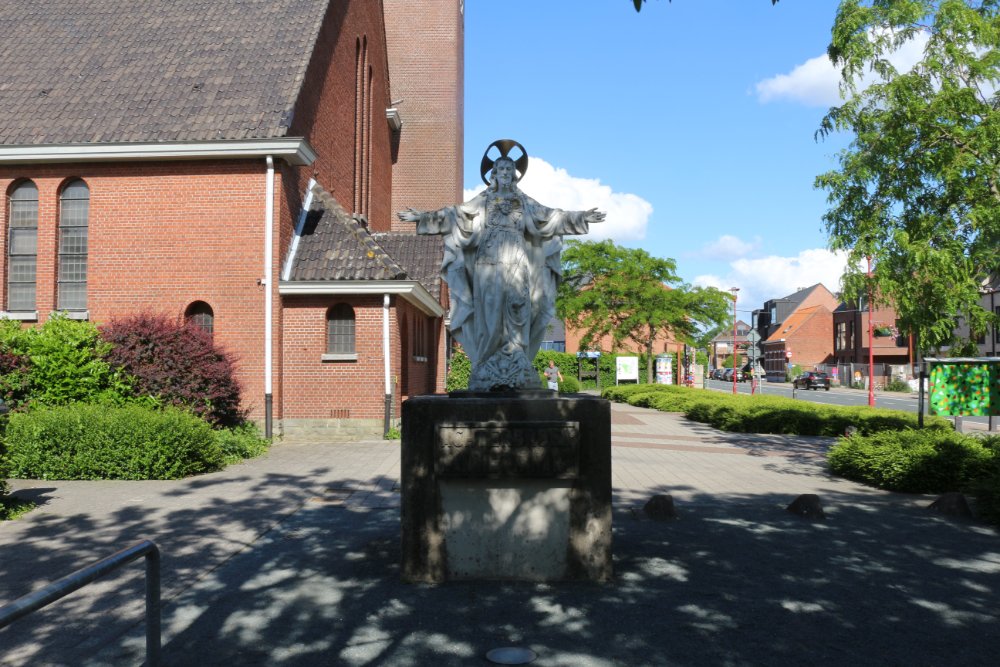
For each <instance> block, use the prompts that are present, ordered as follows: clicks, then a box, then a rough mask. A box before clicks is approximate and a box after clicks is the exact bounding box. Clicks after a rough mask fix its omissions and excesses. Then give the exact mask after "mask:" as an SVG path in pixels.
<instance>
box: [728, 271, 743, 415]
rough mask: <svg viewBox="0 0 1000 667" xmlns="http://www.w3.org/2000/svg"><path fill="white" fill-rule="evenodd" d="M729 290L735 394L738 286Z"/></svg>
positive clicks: (734, 391)
mask: <svg viewBox="0 0 1000 667" xmlns="http://www.w3.org/2000/svg"><path fill="white" fill-rule="evenodd" d="M729 291H730V292H732V293H733V394H734V395H735V394H736V374H737V373H738V372H739V371H738V370H737V366H736V358H737V356H738V354H739V353H738V352H737V351H736V293H737V292H739V291H740V288H739V287H730V288H729Z"/></svg>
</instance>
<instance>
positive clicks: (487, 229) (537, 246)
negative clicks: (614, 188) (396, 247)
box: [399, 139, 604, 391]
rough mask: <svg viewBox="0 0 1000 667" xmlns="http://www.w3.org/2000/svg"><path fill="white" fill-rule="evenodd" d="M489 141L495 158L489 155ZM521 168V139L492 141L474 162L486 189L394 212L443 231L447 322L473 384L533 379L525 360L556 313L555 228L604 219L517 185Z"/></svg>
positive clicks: (497, 387) (558, 233) (531, 384)
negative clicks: (448, 202)
mask: <svg viewBox="0 0 1000 667" xmlns="http://www.w3.org/2000/svg"><path fill="white" fill-rule="evenodd" d="M494 146H495V147H497V148H498V149H499V151H500V157H498V158H497V159H496V161H493V160H492V159H490V158H489V151H490V150H491V149H492V148H493V147H494ZM515 146H516V147H517V148H518V149H520V151H521V157H520V158H518V160H517V161H516V162H515V161H514V160H513V159H512V158H510V157H508V153H509V152H510V150H511V149H512V148H514V147H515ZM527 168H528V155H527V153H526V152H525V151H524V147H523V146H521V145H520V144H519V143H517V142H516V141H511V140H509V139H503V140H500V141H495V142H493V143H492V144H490V146H489V148H487V152H486V154H485V155H483V162H482V167H481V170H480V173H481V175H482V177H483V181H484V182H486V183H487V185H488V187H487V189H486V190H484V191H483V192H480V193H479V194H478V195H476V196H475V197H473V198H472V199H471V200H470V201H467V202H465V203H463V204H459V205H457V206H448V207H446V208H443V209H440V210H438V211H416V210H414V209H408V210H406V211H402V212H400V213H399V218H400V220H405V221H408V222H415V223H417V233H418V234H440V235H443V236H444V245H445V252H444V261H443V262H442V264H441V275H442V276H443V277H444V279H445V281H446V282H447V283H448V288H449V291H450V296H451V312H450V318H451V325H450V329H451V333H452V335H453V336H454V337H455V339H456V340H457V341H458V342H459V343H460V344H461V345H462V347H463V348H464V349H465V352H466V354H468V355H469V360H470V361H471V362H472V377H471V378H470V380H469V389H471V390H473V391H491V390H492V391H502V390H510V389H520V388H537V387H539V386H540V382H539V379H538V373H537V371H535V369H534V367H533V366H532V365H531V362H532V360H533V359H534V358H535V354H536V353H537V352H538V348H539V347H540V346H541V343H542V337H543V335H544V333H545V327H546V326H547V325H548V323H549V320H551V319H552V316H553V315H554V314H555V298H556V285H557V284H558V281H559V279H560V277H561V266H560V260H559V253H560V251H561V250H562V236H563V235H566V234H586V233H587V231H588V229H589V225H590V224H591V223H594V222H601V221H603V220H604V213H603V212H600V211H597V210H596V209H590V210H589V211H561V210H559V209H553V208H548V207H545V206H542V205H541V204H539V203H538V202H536V201H535V200H534V199H532V198H531V197H529V196H527V195H526V194H524V193H523V192H521V191H520V190H519V189H518V187H517V181H519V180H520V179H521V178H522V177H523V176H524V172H525V171H526V170H527ZM487 171H489V172H490V179H489V180H488V181H487V180H486V173H487ZM518 172H520V173H518Z"/></svg>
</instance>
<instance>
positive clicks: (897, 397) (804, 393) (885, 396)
mask: <svg viewBox="0 0 1000 667" xmlns="http://www.w3.org/2000/svg"><path fill="white" fill-rule="evenodd" d="M708 389H712V390H715V391H724V392H731V391H732V390H733V383H732V382H723V381H722V380H709V381H708ZM736 390H737V391H738V392H739V393H741V394H749V393H750V383H749V382H737V383H736ZM758 391H759V392H761V393H763V394H765V395H769V396H784V397H786V398H795V399H797V400H803V401H811V402H813V403H825V404H827V405H868V392H867V391H865V390H858V389H846V388H842V387H834V388H832V389H830V391H823V390H821V389H820V390H810V389H797V390H795V391H794V392H793V390H792V385H791V383H783V382H762V383H760V384H759V385H758ZM924 400H925V402H924V414H925V415H926V414H928V412H927V402H926V397H925V399H924ZM918 405H919V403H918V397H917V394H916V393H911V394H902V393H899V392H883V391H876V392H875V407H876V408H886V409H889V410H903V411H905V412H913V413H916V412H917V407H918ZM962 419H963V422H964V424H963V427H964V430H969V429H975V430H986V429H988V428H989V420H988V418H987V417H963V418H962ZM993 422H994V428H1000V418H996V417H994V419H993Z"/></svg>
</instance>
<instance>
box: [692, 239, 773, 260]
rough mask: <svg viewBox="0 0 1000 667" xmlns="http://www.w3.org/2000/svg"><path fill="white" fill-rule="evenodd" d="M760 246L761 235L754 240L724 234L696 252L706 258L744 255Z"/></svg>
mask: <svg viewBox="0 0 1000 667" xmlns="http://www.w3.org/2000/svg"><path fill="white" fill-rule="evenodd" d="M758 247H760V237H759V236H758V237H755V238H754V239H753V240H752V241H744V240H743V239H741V238H739V237H737V236H732V235H731V234H723V235H722V236H720V237H719V238H717V239H715V240H714V241H712V242H711V243H707V244H705V245H704V246H702V248H701V250H699V251H698V252H697V253H695V255H696V256H698V257H704V258H706V259H719V258H720V257H721V258H730V257H742V256H744V255H749V254H750V253H752V252H753V251H754V250H756V249H757V248H758Z"/></svg>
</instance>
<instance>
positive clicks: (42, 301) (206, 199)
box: [0, 0, 463, 433]
mask: <svg viewBox="0 0 1000 667" xmlns="http://www.w3.org/2000/svg"><path fill="white" fill-rule="evenodd" d="M0 23H2V24H3V25H4V26H5V28H6V29H5V31H4V33H3V36H0V62H3V63H4V79H3V84H4V85H2V86H0V107H2V108H3V109H4V118H3V120H2V121H0V187H2V188H3V191H4V193H5V195H6V198H5V205H4V206H3V210H2V213H0V225H2V227H3V233H2V234H0V262H2V264H3V268H2V270H3V280H2V281H0V310H2V315H3V316H4V317H8V318H12V319H18V320H21V321H22V322H26V323H35V322H44V321H45V320H46V319H47V318H48V317H50V316H51V314H52V313H53V312H56V311H62V312H65V313H66V314H67V315H68V316H69V317H73V318H78V319H87V320H90V321H93V322H96V323H103V322H107V321H109V320H111V319H113V318H116V317H120V316H124V315H128V314H130V313H135V312H138V311H143V310H148V311H154V312H163V313H167V314H170V315H172V316H177V317H190V318H192V319H193V320H194V321H195V322H196V323H197V324H199V325H200V326H204V327H205V328H207V329H209V330H210V331H212V333H213V336H214V337H215V339H216V341H217V342H218V343H219V344H221V346H222V347H224V348H225V349H227V350H229V351H230V352H232V353H233V354H234V355H235V356H236V358H237V368H238V377H239V379H240V381H241V384H242V386H243V393H244V401H245V404H246V407H247V408H248V409H249V410H250V414H251V416H252V417H253V418H254V419H255V420H258V421H260V422H262V423H266V424H267V425H268V427H271V426H272V425H273V427H274V429H275V431H276V432H280V431H281V429H282V427H283V426H285V422H286V421H287V422H288V424H289V425H290V426H292V425H294V426H295V427H305V426H307V425H311V426H316V425H321V426H325V427H327V428H336V429H343V428H347V427H351V428H360V429H361V430H362V431H364V432H369V433H376V432H380V431H381V428H382V425H383V422H384V420H385V418H386V417H387V410H391V413H392V414H393V415H398V414H399V404H400V401H401V400H402V399H404V398H405V397H406V396H408V395H411V394H419V393H427V392H433V391H436V390H441V389H442V388H443V383H444V366H443V364H444V358H443V356H444V355H443V354H442V352H443V335H442V323H443V315H444V312H445V307H444V304H445V301H446V295H444V294H443V293H442V289H441V285H440V281H439V279H438V277H437V275H436V272H433V273H432V271H431V270H430V269H429V267H431V266H432V264H433V262H434V261H435V259H436V258H437V259H439V254H438V255H437V256H436V255H435V251H434V249H433V248H431V247H430V245H429V244H427V243H423V242H422V241H420V240H417V237H415V236H412V231H413V230H412V229H404V228H402V227H400V226H399V224H398V223H397V222H395V216H394V211H395V210H396V209H397V208H399V207H402V206H415V207H418V208H436V207H439V206H443V205H446V204H451V203H454V202H455V201H458V200H459V199H460V198H461V170H462V144H461V136H462V79H461V72H462V49H463V17H462V3H461V0H410V1H409V2H403V1H402V0H385V1H384V2H382V1H380V0H343V1H334V0H242V1H241V2H235V1H227V0H214V1H212V2H208V1H207V0H174V1H172V2H169V3H160V4H156V5H155V6H151V5H146V4H143V3H132V2H127V1H126V0H88V1H87V2H83V1H81V0H69V1H68V2H62V3H52V4H51V6H50V8H49V10H47V11H40V10H39V9H38V8H37V7H35V6H29V5H25V4H18V3H5V4H4V5H3V6H2V7H0ZM431 28H433V30H431ZM414 34H417V35H424V34H427V35H429V37H428V38H427V39H426V40H423V39H421V40H415V39H413V37H412V36H413V35H414ZM416 42H422V44H421V48H410V47H411V46H412V45H413V44H415V43H416ZM422 91H430V92H429V93H427V95H424V94H423V92H422ZM428 173H429V174H433V179H432V180H431V181H428V180H426V174H428ZM397 185H398V187H397ZM418 193H419V196H417V195H418ZM327 227H329V228H336V229H337V230H338V233H337V234H330V233H324V230H326V228H327ZM317 230H319V231H317ZM326 231H329V230H326ZM341 232H343V233H341ZM348 237H350V238H349V239H348ZM345 239H346V240H345ZM316 252H319V253H320V254H321V255H323V256H325V259H324V260H323V261H319V260H318V259H317V255H316V254H315V253H316ZM373 262H374V264H373ZM375 265H377V266H375ZM324 270H325V271H327V273H326V274H323V273H322V271H324ZM386 332H388V333H387V334H386ZM351 346H353V351H351Z"/></svg>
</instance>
